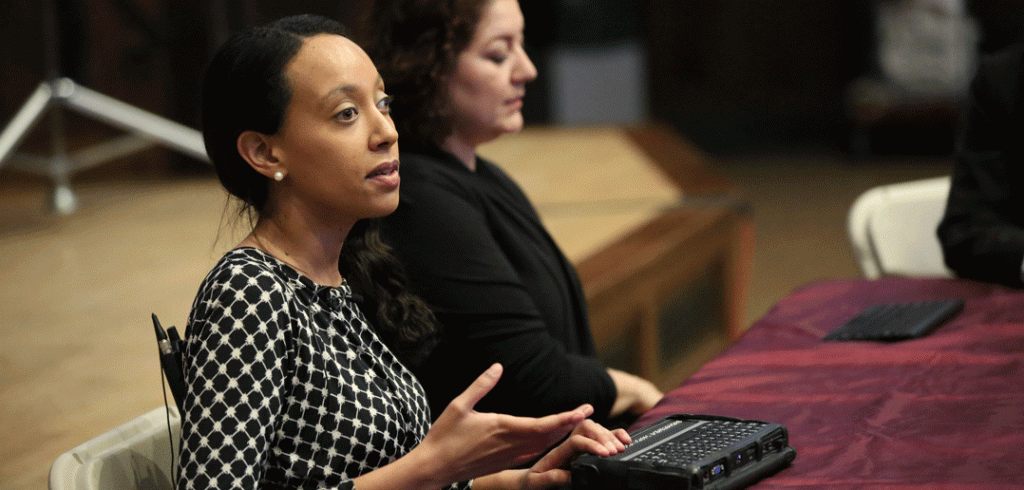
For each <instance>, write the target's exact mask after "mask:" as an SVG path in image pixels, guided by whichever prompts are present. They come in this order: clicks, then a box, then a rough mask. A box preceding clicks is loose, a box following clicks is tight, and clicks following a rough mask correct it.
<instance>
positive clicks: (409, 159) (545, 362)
mask: <svg viewBox="0 0 1024 490" xmlns="http://www.w3.org/2000/svg"><path fill="white" fill-rule="evenodd" d="M401 162H402V163H401V174H402V186H401V191H400V192H401V200H400V202H399V205H398V209H397V210H396V211H395V212H394V213H392V214H391V215H389V216H387V217H385V218H383V219H382V220H381V235H382V238H383V239H384V242H385V243H386V244H387V245H389V246H390V247H392V251H393V253H394V254H395V255H396V256H397V257H398V259H399V260H400V261H401V262H402V263H403V265H404V266H405V269H406V273H407V274H408V276H409V279H410V282H411V284H412V287H413V290H414V291H415V292H416V293H417V294H418V295H419V296H420V297H422V298H423V299H424V300H426V301H427V303H429V304H430V306H431V307H432V309H433V310H434V312H435V314H436V315H437V317H438V320H440V323H441V324H442V326H443V340H442V343H441V345H440V346H439V347H437V348H436V349H435V350H434V352H433V354H431V356H430V357H429V358H428V359H427V361H426V362H424V363H423V364H422V365H421V366H419V367H418V368H415V369H414V372H415V373H416V375H417V376H418V377H419V378H420V381H421V382H422V383H423V386H424V387H425V388H426V390H427V398H428V399H429V400H430V405H431V410H432V411H433V416H434V417H437V416H438V415H440V413H441V411H442V410H443V409H444V407H445V406H446V405H447V404H448V402H450V401H451V400H452V398H454V397H455V396H457V395H458V394H460V393H462V391H463V390H465V389H466V387H467V386H469V384H470V383H471V382H472V381H473V380H474V379H476V377H477V376H479V375H480V373H482V372H483V371H484V370H485V369H486V368H487V367H488V366H490V365H491V364H492V363H494V362H500V363H502V364H503V365H504V367H505V374H504V375H502V378H501V381H500V382H499V383H498V385H497V386H496V387H495V388H494V389H493V390H492V391H491V393H490V394H488V395H487V396H486V397H484V398H483V400H481V401H480V403H478V404H477V408H478V409H479V410H481V411H489V412H501V413H509V414H513V415H524V416H541V415H548V414H551V413H555V412H560V411H564V410H570V409H573V408H576V407H577V406H579V405H581V404H583V403H590V404H592V405H593V406H594V409H595V411H594V418H595V419H596V420H599V421H604V420H605V417H606V416H607V414H608V412H609V411H610V410H611V406H612V404H613V403H614V401H615V397H616V390H615V386H614V384H613V383H612V380H611V377H610V376H609V375H608V373H607V371H606V369H605V368H604V367H603V366H602V365H601V364H600V363H598V362H597V361H596V360H595V359H594V344H593V339H592V336H591V332H590V322H589V317H588V314H587V305H586V298H585V296H584V294H583V290H582V287H581V286H580V282H579V278H578V277H577V275H576V272H575V270H574V268H573V266H572V264H571V263H570V262H569V261H568V260H567V259H566V257H565V256H564V255H563V254H562V252H561V251H560V250H559V248H558V246H557V245H556V243H555V242H554V240H553V239H552V238H551V236H550V235H549V234H548V232H547V230H546V229H545V228H544V225H543V224H542V223H541V221H540V218H539V216H538V215H537V213H536V211H535V210H534V208H533V206H532V204H531V203H530V201H529V200H528V199H527V197H526V195H525V194H524V193H523V192H522V190H521V189H520V188H519V186H518V185H516V184H515V182H513V181H512V179H511V178H509V177H508V175H506V174H505V173H504V172H503V171H502V170H501V169H500V168H498V167H497V166H496V165H494V164H492V163H490V162H488V161H486V160H483V159H480V158H478V159H477V169H476V171H475V172H471V171H469V169H467V168H466V166H465V165H463V164H462V163H461V162H460V161H459V160H458V159H457V158H455V157H454V156H452V155H450V154H448V153H445V152H443V151H440V150H438V149H436V148H426V147H415V146H413V145H412V144H407V143H403V146H402V151H401Z"/></svg>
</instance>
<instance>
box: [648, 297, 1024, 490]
mask: <svg viewBox="0 0 1024 490" xmlns="http://www.w3.org/2000/svg"><path fill="white" fill-rule="evenodd" d="M947 298H963V299H965V300H966V305H965V307H964V309H963V310H962V311H961V312H960V314H958V315H957V316H956V317H955V318H953V319H952V320H951V321H950V322H949V323H947V324H945V325H943V326H941V327H939V328H938V329H937V330H935V331H934V332H933V333H932V334H930V335H928V336H926V337H923V338H920V339H914V340H907V341H901V342H895V343H879V342H823V341H821V340H820V339H821V338H822V337H823V336H825V334H827V333H828V332H830V331H831V330H833V329H834V328H836V327H838V326H839V325H841V324H842V323H844V322H845V321H847V320H849V319H850V318H853V317H854V316H855V315H856V314H857V313H859V312H860V311H861V310H863V309H864V308H867V307H868V306H871V305H874V304H879V303H890V302H900V301H917V300H935V299H947ZM673 413H702V414H715V415H727V416H732V417H740V418H748V419H759V420H765V421H769V422H778V423H781V424H783V425H785V426H786V427H787V428H788V429H789V432H790V444H791V445H792V446H793V447H794V448H796V450H797V457H796V461H794V462H793V464H792V466H790V467H788V468H786V469H784V470H782V471H781V472H779V473H777V474H776V475H774V476H771V477H769V478H767V479H765V480H762V481H761V482H759V483H757V484H755V486H754V487H753V488H756V489H759V490H761V489H774V488H808V489H811V488H824V489H854V488H856V489H915V490H916V489H958V490H964V489H967V490H973V489H996V488H999V489H1004V488H1024V292H1022V291H1019V290H1012V289H1007V288H1004V287H1000V286H995V285H989V284H982V283H977V282H971V281H963V280H952V279H881V280H877V281H867V280H840V281H828V282H821V283H814V284H810V285H807V286H804V287H802V288H800V289H798V290H796V291H795V292H793V293H792V294H791V295H790V296H788V297H786V298H785V299H783V300H782V301H780V302H779V303H778V304H777V305H775V306H774V307H773V308H772V310H771V311H769V312H768V313H767V314H766V315H765V316H764V317H762V318H761V319H760V320H758V321H757V322H755V323H754V324H753V325H752V326H751V328H750V329H749V330H748V331H747V332H746V333H745V334H744V335H743V336H742V337H741V338H740V339H739V340H738V341H737V342H736V343H735V344H733V345H732V346H731V347H730V348H729V349H728V350H726V351H725V352H724V353H723V354H722V355H720V356H719V357H717V358H715V359H714V360H712V361H711V362H709V363H708V364H706V365H705V366H703V367H702V368H701V369H700V370H699V371H698V372H697V373H695V374H694V375H693V376H692V377H691V378H690V379H689V380H687V381H686V382H684V383H683V384H682V385H681V386H679V387H678V388H677V389H675V390H672V391H671V392H669V393H668V394H666V396H665V398H664V399H663V400H662V401H661V402H660V403H659V404H658V405H657V406H656V407H655V408H654V409H652V410H651V411H650V412H648V413H647V414H646V415H644V416H643V417H642V418H641V419H640V420H639V421H638V422H637V424H636V425H635V426H634V428H639V427H641V426H643V425H646V424H648V423H651V422H653V421H655V420H657V419H659V418H661V417H663V416H666V415H670V414H673Z"/></svg>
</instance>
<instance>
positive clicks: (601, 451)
mask: <svg viewBox="0 0 1024 490" xmlns="http://www.w3.org/2000/svg"><path fill="white" fill-rule="evenodd" d="M630 442H632V440H631V439H630V438H629V434H628V433H627V432H626V431H625V430H624V429H615V430H612V431H609V430H608V429H606V428H604V427H603V426H601V425H600V424H598V423H597V422H594V421H593V420H589V419H588V420H584V421H583V423H581V424H580V425H579V426H577V427H576V429H575V430H573V432H572V435H571V436H569V438H568V439H566V440H565V442H563V443H561V444H559V445H558V447H556V448H554V449H552V450H551V451H550V452H548V453H547V454H546V455H544V457H543V458H541V459H540V460H539V461H537V463H536V464H534V465H533V467H532V468H530V469H529V470H526V471H525V472H524V474H523V475H522V476H521V477H520V478H519V486H518V487H517V488H519V489H520V490H544V489H548V488H558V487H565V486H568V485H569V470H567V469H565V467H566V466H568V464H569V463H570V462H572V460H573V459H574V458H575V457H576V456H578V455H580V454H583V453H591V454H596V455H598V456H611V455H613V454H618V453H620V452H622V451H625V450H626V445H627V444H629V443H630Z"/></svg>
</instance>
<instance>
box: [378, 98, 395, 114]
mask: <svg viewBox="0 0 1024 490" xmlns="http://www.w3.org/2000/svg"><path fill="white" fill-rule="evenodd" d="M393 100H394V97H391V96H390V95H389V96H387V97H384V98H383V99H380V102H377V108H378V109H380V112H382V113H384V114H389V113H390V112H391V102H392V101H393Z"/></svg>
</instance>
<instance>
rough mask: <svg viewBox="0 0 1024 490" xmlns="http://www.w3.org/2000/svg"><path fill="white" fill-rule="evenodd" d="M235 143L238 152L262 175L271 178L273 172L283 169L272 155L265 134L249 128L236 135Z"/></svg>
mask: <svg viewBox="0 0 1024 490" xmlns="http://www.w3.org/2000/svg"><path fill="white" fill-rule="evenodd" d="M236 145H237V146H238V154H239V155H241V156H242V158H243V159H245V161H246V162H248V163H249V166H251V167H252V168H253V169H255V170H256V171H257V172H259V173H260V174H262V175H263V176H265V177H267V178H273V177H274V174H275V173H278V172H283V171H285V169H284V168H283V167H282V166H281V162H279V161H278V159H277V157H276V156H274V153H273V151H272V148H271V145H270V141H269V140H268V138H267V136H266V135H265V134H262V133H258V132H256V131H251V130H250V131H243V132H242V134H240V135H239V136H238V141H237V142H236ZM278 180H280V179H278Z"/></svg>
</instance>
